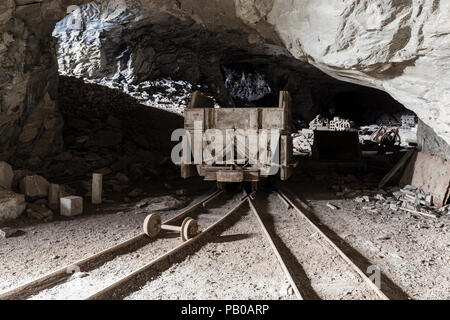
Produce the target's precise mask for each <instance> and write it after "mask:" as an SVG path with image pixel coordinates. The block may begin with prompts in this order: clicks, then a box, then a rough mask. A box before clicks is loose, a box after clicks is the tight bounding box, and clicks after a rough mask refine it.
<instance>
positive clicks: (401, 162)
mask: <svg viewBox="0 0 450 320" xmlns="http://www.w3.org/2000/svg"><path fill="white" fill-rule="evenodd" d="M414 152H415V150H409V151H408V152H407V153H406V154H405V155H403V157H402V158H401V159H400V160H399V161H398V162H397V164H396V165H395V166H394V167H393V168H392V169H391V170H390V171H389V172H388V173H387V174H386V175H385V176H384V177H383V179H381V181H380V183H379V184H378V188H383V187H384V186H385V185H386V183H388V182H389V180H391V179H392V177H393V176H394V175H395V174H396V173H397V172H398V170H400V169H401V168H403V166H405V164H406V162H407V161H408V160H409V158H411V156H412V155H413V154H414Z"/></svg>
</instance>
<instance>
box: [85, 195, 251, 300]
mask: <svg viewBox="0 0 450 320" xmlns="http://www.w3.org/2000/svg"><path fill="white" fill-rule="evenodd" d="M247 198H248V195H246V196H244V197H243V198H242V199H241V200H240V201H239V202H238V203H237V204H236V205H235V206H234V207H233V208H232V209H231V210H229V211H228V212H226V213H225V214H224V215H223V216H222V217H221V218H220V219H218V220H217V221H215V222H214V223H212V224H211V225H209V226H208V227H207V228H206V229H204V230H203V231H202V232H201V233H199V234H198V235H197V236H195V237H193V238H191V239H189V240H187V241H185V242H183V243H181V244H180V245H178V246H177V247H175V248H173V249H172V250H170V251H168V252H166V253H165V254H163V255H161V256H159V257H157V258H155V259H154V260H152V261H151V262H150V263H148V264H146V265H145V266H143V267H141V268H140V269H138V270H136V271H134V272H132V273H130V274H128V275H126V276H125V277H123V278H121V279H120V280H118V281H116V282H114V283H113V284H111V285H109V286H107V287H106V288H104V289H102V290H100V291H98V292H96V293H95V294H93V295H91V296H89V297H88V298H86V300H109V299H115V300H117V299H122V298H124V297H125V296H126V294H127V293H128V291H130V288H131V289H132V290H131V291H135V290H133V288H137V287H139V285H136V283H135V281H139V282H140V283H142V284H143V283H146V282H148V281H151V276H150V277H149V276H148V274H149V273H151V271H153V270H156V269H158V268H159V265H160V264H161V263H163V262H166V261H169V260H170V258H171V257H173V256H174V255H176V254H177V253H180V252H181V251H182V250H183V249H187V248H188V247H190V246H192V245H194V244H195V243H197V242H198V241H199V240H200V239H202V238H204V237H205V236H206V235H208V234H211V233H213V232H214V230H216V229H217V228H218V227H219V226H220V225H221V224H223V223H224V222H225V221H226V220H227V219H228V218H229V217H230V216H231V215H233V214H234V213H235V212H236V211H237V210H238V209H239V208H240V207H242V206H243V205H244V204H245V203H246V202H247Z"/></svg>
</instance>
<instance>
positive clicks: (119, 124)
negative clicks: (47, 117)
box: [54, 4, 417, 180]
mask: <svg viewBox="0 0 450 320" xmlns="http://www.w3.org/2000/svg"><path fill="white" fill-rule="evenodd" d="M111 10H113V11H114V10H117V8H116V7H112V8H110V7H108V6H106V7H105V8H103V7H102V6H98V5H95V4H85V5H83V6H81V7H79V8H78V9H77V10H75V11H73V12H71V13H70V14H69V15H68V16H67V17H66V18H64V19H63V20H61V21H60V22H59V23H58V24H57V25H56V27H55V30H54V36H55V37H56V38H57V39H58V50H57V54H58V63H59V72H60V75H61V81H60V97H61V98H60V100H61V101H60V102H61V103H60V106H61V111H62V113H63V116H64V118H65V123H66V126H65V132H64V139H65V145H66V147H68V148H71V150H72V151H73V152H72V151H71V152H72V156H73V154H75V159H80V158H84V160H86V161H84V160H83V161H81V162H79V163H78V164H74V165H73V166H71V169H70V173H71V174H73V175H77V174H82V173H83V172H81V171H82V168H89V170H91V171H92V170H102V171H103V172H109V171H111V172H113V173H114V174H119V176H120V174H124V175H125V176H127V177H128V178H130V177H131V178H133V179H134V178H137V179H138V178H140V177H145V176H146V175H152V174H154V173H155V172H156V171H158V170H159V168H160V167H159V164H160V163H168V162H170V161H169V160H167V159H168V157H169V156H170V149H171V147H172V146H173V145H174V144H172V143H171V142H170V135H171V133H172V132H173V131H174V130H175V129H177V128H182V127H183V119H182V116H183V113H184V109H185V108H186V107H187V105H188V103H189V97H190V94H191V93H192V92H194V91H200V92H202V93H203V94H204V95H206V96H208V97H210V98H212V99H213V101H214V104H215V106H216V107H218V106H220V107H224V108H226V107H236V106H239V107H244V108H245V107H263V108H264V107H275V106H277V105H278V102H279V92H280V91H289V92H290V94H291V97H292V135H293V149H292V150H293V153H294V154H295V155H296V156H297V157H298V159H299V160H300V161H305V162H304V163H308V161H310V163H315V164H317V163H320V162H321V160H326V162H327V165H330V163H332V162H333V161H335V162H336V163H341V162H342V161H347V162H349V161H348V160H355V161H356V162H357V163H359V164H360V165H361V166H363V167H367V165H366V164H367V161H366V160H367V159H366V158H365V157H366V156H367V155H370V154H371V155H376V156H379V157H381V162H383V161H385V162H384V164H383V163H382V164H381V165H378V166H379V167H383V168H385V167H386V166H385V163H386V162H390V163H392V162H395V161H396V159H395V157H398V156H397V151H400V150H403V149H404V148H407V147H409V146H411V145H414V144H415V143H416V127H417V126H416V122H417V117H416V116H415V115H414V114H413V113H411V112H410V111H408V110H407V109H406V108H405V107H404V106H403V105H401V104H400V103H398V102H397V101H395V100H394V99H393V98H392V97H390V96H389V95H388V94H386V93H384V92H382V91H379V90H376V89H372V88H368V87H363V86H359V85H356V84H352V83H347V82H343V81H339V80H337V79H334V78H331V77H330V76H328V75H326V74H324V73H323V72H321V71H319V70H318V69H316V68H314V67H312V66H311V65H309V64H306V63H304V62H301V61H298V60H296V59H294V58H293V57H292V55H290V54H289V53H288V52H287V51H286V50H284V49H282V48H280V47H277V48H276V50H274V48H273V47H270V50H268V49H267V47H264V46H262V47H258V46H255V47H252V46H250V47H248V41H247V38H246V37H244V36H243V35H240V34H239V33H237V34H233V33H230V34H223V35H218V34H217V33H213V32H210V31H207V30H205V29H204V28H202V27H200V26H198V25H197V24H195V23H192V21H188V20H186V21H180V20H178V19H176V18H174V17H172V16H169V15H167V16H166V15H165V14H161V13H159V15H158V19H155V17H156V16H155V12H153V11H148V12H147V11H145V10H139V9H136V8H134V7H132V6H130V7H127V8H126V10H118V11H117V14H110V15H107V16H105V15H104V11H108V12H109V11H111ZM136 17H139V19H137V20H139V21H140V22H139V23H137V24H136V23H135V21H137V20H136V19H135V18H136ZM74 21H75V22H77V23H74ZM168 29H170V30H171V32H170V34H169V33H167V30H168ZM192 34H198V35H199V36H198V37H197V38H195V39H193V38H192ZM241 38H242V39H241ZM243 40H244V41H243ZM244 43H245V44H246V45H247V47H243V44H244ZM283 50H284V51H283ZM80 52H85V53H86V54H87V55H88V56H89V59H86V57H85V56H80ZM280 52H281V54H280ZM384 126H385V127H386V128H387V129H383V130H387V131H386V132H384V131H382V132H381V133H383V134H386V133H389V132H394V133H395V136H394V139H393V141H389V139H388V138H389V135H387V138H386V139H387V140H386V141H385V140H383V139H382V138H380V137H378V136H377V135H376V133H377V131H378V130H381V129H382V128H383V127H384ZM322 131H324V132H322ZM341 131H343V132H344V133H342V132H341ZM315 132H318V133H317V134H314V133H315ZM333 132H335V133H333ZM345 132H349V135H350V136H351V137H350V138H351V139H354V138H353V137H354V136H355V135H356V140H355V139H354V140H352V142H351V143H355V141H356V144H357V146H356V145H352V144H351V143H347V142H346V140H345V139H347V138H345V139H344V140H340V138H339V137H340V136H343V137H344V136H346V133H345ZM351 133H354V135H353V136H352V134H351ZM374 134H375V137H374V136H373V135H374ZM327 135H329V137H327ZM315 136H316V139H317V141H319V139H320V140H321V141H325V142H321V143H324V144H325V145H327V143H328V146H332V147H333V148H331V149H330V150H331V151H329V152H326V151H323V150H322V151H321V153H322V154H327V157H326V158H327V159H321V156H319V155H317V154H315V151H314V150H315V147H314V144H315ZM319 136H321V137H322V138H318V137H319ZM397 136H398V138H399V139H397V138H396V137H397ZM375 138H377V139H378V140H376V139H375ZM391 140H392V139H391ZM317 143H319V142H317ZM316 145H317V144H316ZM348 146H350V148H347V149H346V147H348ZM360 151H361V152H360ZM347 152H348V153H355V154H356V153H358V152H360V154H359V156H358V155H356V156H355V157H353V156H354V155H355V154H353V155H352V157H353V158H352V157H350V158H349V157H347V156H346V153H347ZM391 153H395V154H396V156H395V157H394V159H389V156H388V155H389V154H391ZM333 155H335V156H333ZM66 157H67V158H69V155H66ZM86 157H87V158H89V159H91V160H89V159H86ZM63 158H64V157H63ZM138 158H139V159H138ZM333 158H334V159H333ZM92 159H95V160H92ZM140 159H144V160H143V161H140ZM350 162H351V161H350ZM136 163H138V164H139V165H137V164H136ZM55 168H56V169H60V170H61V169H62V166H61V165H59V167H57V166H56V167H55ZM66 171H67V170H66ZM166 171H167V172H169V173H168V174H169V175H176V169H174V168H170V169H167V170H166ZM381 171H383V170H381ZM163 175H165V176H166V175H167V174H163ZM114 179H116V178H114ZM117 179H119V178H117ZM117 179H116V180H117ZM119 180H120V179H119ZM123 180H125V179H123Z"/></svg>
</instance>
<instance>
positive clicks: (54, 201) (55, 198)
mask: <svg viewBox="0 0 450 320" xmlns="http://www.w3.org/2000/svg"><path fill="white" fill-rule="evenodd" d="M59 189H60V188H59V184H53V183H51V184H50V186H49V189H48V206H49V208H50V209H52V210H57V209H58V208H59Z"/></svg>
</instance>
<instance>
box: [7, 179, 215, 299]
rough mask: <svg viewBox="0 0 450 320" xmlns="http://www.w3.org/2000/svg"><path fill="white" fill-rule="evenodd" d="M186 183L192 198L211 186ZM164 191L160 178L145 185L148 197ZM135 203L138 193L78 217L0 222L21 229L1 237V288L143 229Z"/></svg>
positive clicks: (141, 214) (166, 215) (142, 216)
mask: <svg viewBox="0 0 450 320" xmlns="http://www.w3.org/2000/svg"><path fill="white" fill-rule="evenodd" d="M172 183H173V184H174V186H178V187H180V188H185V187H186V186H187V185H186V182H183V181H181V182H180V183H178V185H175V183H176V182H172ZM188 183H189V181H188ZM190 183H191V185H190V186H189V184H188V186H189V190H190V192H191V193H192V196H190V197H189V198H190V199H191V200H192V201H195V200H196V199H198V198H199V197H202V196H204V195H205V194H206V193H208V192H210V191H211V190H213V188H214V186H212V185H200V184H198V183H194V184H192V181H190ZM169 192H171V191H169V190H167V189H166V188H164V186H163V184H162V183H152V184H151V185H149V187H148V190H147V193H148V195H149V196H153V195H161V194H164V193H169ZM138 202H139V198H138V199H136V200H135V201H134V202H129V203H120V202H119V201H117V202H116V203H110V204H108V203H104V204H102V206H101V207H100V208H98V209H97V208H92V207H88V208H87V209H86V210H85V211H86V214H84V215H82V216H79V217H75V218H64V217H61V216H58V219H57V220H55V221H53V222H50V223H38V222H36V220H31V219H29V218H27V217H24V218H22V219H19V220H16V221H12V222H10V223H5V224H4V225H2V226H9V227H14V228H17V229H19V230H20V231H21V232H22V234H21V235H20V236H18V237H13V238H7V239H0V261H1V263H0V292H2V291H5V290H7V289H11V288H13V287H16V286H18V285H20V284H23V283H26V282H29V281H31V280H33V279H35V278H36V277H39V276H43V275H45V274H47V273H49V272H51V271H53V270H55V269H57V268H60V267H64V266H66V265H68V264H70V263H73V262H75V261H77V260H80V259H82V258H84V257H86V256H89V255H92V254H94V253H97V252H99V251H101V250H103V249H106V248H109V247H111V246H113V245H115V244H118V243H120V242H123V241H125V240H127V239H129V238H132V237H133V236H136V235H138V234H140V233H142V222H143V221H144V219H145V217H146V215H147V214H148V213H147V212H145V210H143V209H140V208H138V207H137V206H136V203H138ZM176 212H177V211H176V210H170V211H165V212H163V213H162V218H163V219H166V218H170V217H171V216H174V215H175V214H176ZM0 227H1V226H0Z"/></svg>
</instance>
